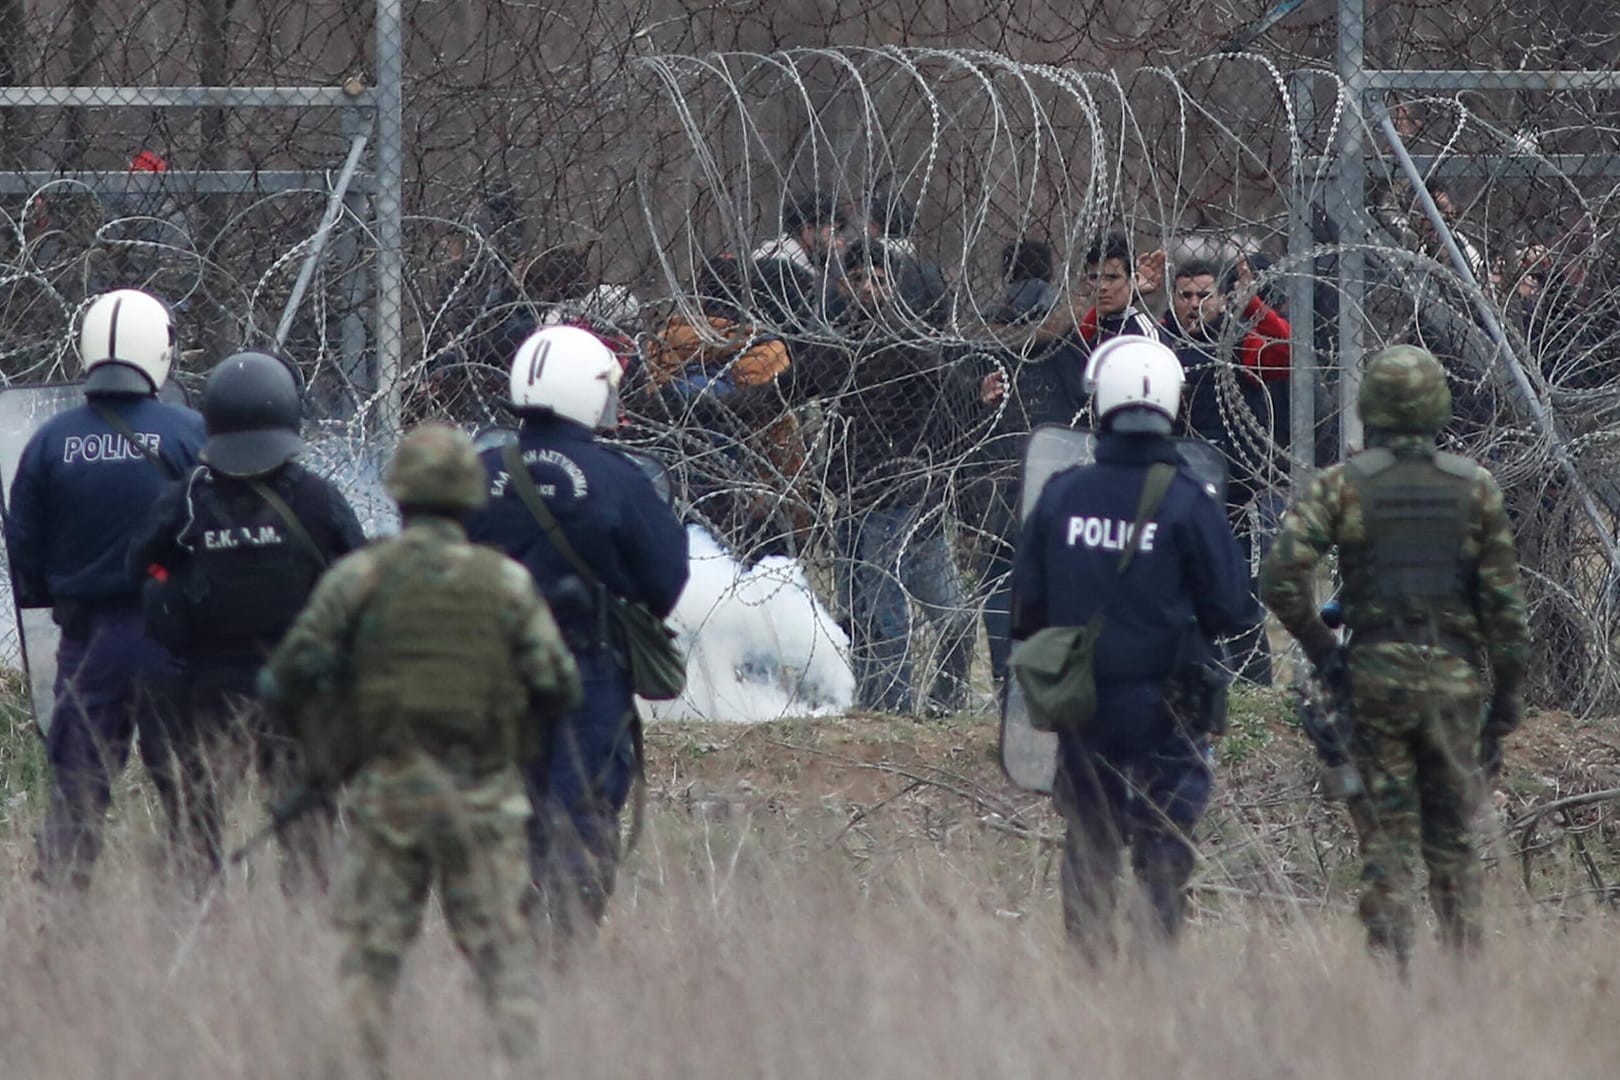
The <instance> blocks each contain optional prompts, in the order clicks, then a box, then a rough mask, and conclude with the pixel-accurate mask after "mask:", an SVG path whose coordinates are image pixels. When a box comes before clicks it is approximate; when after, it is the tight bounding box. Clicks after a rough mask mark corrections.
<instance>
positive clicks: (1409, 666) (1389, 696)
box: [1350, 645, 1483, 969]
mask: <svg viewBox="0 0 1620 1080" xmlns="http://www.w3.org/2000/svg"><path fill="white" fill-rule="evenodd" d="M1350 671H1351V695H1352V698H1353V702H1354V708H1355V730H1354V735H1353V737H1352V740H1351V756H1352V758H1353V759H1354V761H1355V765H1356V769H1357V770H1358V771H1359V772H1360V774H1361V778H1362V782H1363V784H1364V785H1365V787H1366V794H1365V795H1364V796H1362V797H1361V798H1359V799H1356V800H1353V801H1352V802H1351V804H1350V815H1351V818H1352V820H1353V821H1354V822H1355V826H1356V832H1357V834H1358V836H1359V837H1360V841H1361V885H1362V892H1361V921H1362V923H1363V925H1364V926H1365V927H1366V928H1367V942H1368V945H1369V946H1370V947H1371V948H1372V949H1373V951H1374V952H1375V953H1380V954H1384V955H1388V956H1390V957H1391V958H1393V959H1394V960H1395V961H1396V962H1397V963H1398V964H1399V965H1401V966H1402V968H1403V969H1404V967H1405V965H1406V963H1407V960H1408V958H1409V956H1410V955H1411V950H1412V941H1413V933H1414V930H1413V927H1414V921H1415V908H1416V903H1417V897H1416V895H1415V894H1416V887H1417V886H1416V875H1415V870H1416V863H1417V859H1418V857H1419V855H1420V854H1421V857H1422V860H1423V862H1424V864H1425V865H1426V866H1427V868H1428V872H1429V900H1430V903H1431V904H1432V905H1433V907H1434V914H1435V919H1436V921H1437V922H1438V923H1439V928H1440V939H1441V942H1442V944H1444V945H1446V946H1448V947H1450V948H1452V949H1456V950H1458V951H1466V950H1469V949H1472V948H1474V947H1475V946H1477V944H1478V942H1479V936H1480V927H1479V907H1480V867H1479V858H1478V855H1477V853H1476V851H1475V848H1474V838H1473V832H1472V822H1473V818H1474V814H1475V812H1476V810H1477V808H1478V806H1479V800H1480V795H1481V793H1482V791H1483V777H1482V774H1481V772H1480V767H1479V733H1480V702H1481V696H1482V688H1481V684H1480V679H1479V674H1478V672H1477V671H1476V670H1475V669H1474V668H1473V666H1472V665H1471V664H1469V663H1468V662H1467V661H1465V660H1463V659H1462V658H1460V657H1457V656H1454V655H1451V654H1448V653H1445V652H1443V651H1441V650H1430V649H1426V648H1418V647H1416V646H1411V645H1376V646H1371V647H1368V648H1366V649H1361V650H1357V651H1355V652H1353V653H1352V654H1351V662H1350Z"/></svg>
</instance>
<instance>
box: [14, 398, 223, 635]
mask: <svg viewBox="0 0 1620 1080" xmlns="http://www.w3.org/2000/svg"><path fill="white" fill-rule="evenodd" d="M94 401H95V404H97V405H99V406H101V407H102V408H105V409H108V410H110V411H112V412H113V413H115V414H117V415H118V416H119V417H121V418H122V419H123V421H124V422H125V423H126V424H128V425H129V427H130V429H131V431H132V432H133V433H134V434H135V435H136V436H137V438H138V439H139V440H140V441H141V442H143V443H145V445H147V446H148V447H150V448H152V450H154V451H155V452H156V453H157V455H158V457H160V458H162V459H163V461H164V462H165V463H166V464H167V465H168V466H169V471H167V472H166V471H164V470H162V469H159V468H158V467H157V466H156V465H154V464H153V463H152V462H151V461H150V460H148V459H147V457H146V456H145V455H144V454H143V453H142V452H141V449H140V447H138V446H131V445H130V443H129V441H128V440H127V439H125V438H124V437H123V436H122V435H119V434H118V433H117V432H115V431H114V430H113V429H112V426H111V425H110V424H108V423H107V422H106V421H105V420H103V419H102V418H101V417H100V416H98V415H97V414H96V412H95V410H94V409H92V408H91V407H90V406H89V405H80V406H78V407H77V408H73V409H69V410H68V411H66V412H64V413H61V414H59V415H57V416H54V417H52V418H51V419H49V420H47V421H46V422H45V423H44V425H42V426H41V427H40V429H39V430H38V431H36V432H35V433H34V436H33V438H31V439H29V440H28V444H27V445H26V446H25V447H23V452H22V457H21V458H20V459H19V461H18V464H17V475H16V478H15V479H14V480H13V481H12V485H11V493H10V502H9V505H8V510H7V514H6V545H7V548H8V550H9V552H10V555H11V574H12V586H13V588H14V589H15V590H16V592H17V599H18V603H19V605H20V606H22V607H48V606H50V605H52V604H55V603H58V602H60V601H63V600H70V599H71V600H86V601H95V602H106V603H119V602H123V601H126V600H127V601H128V602H130V603H134V602H136V600H137V598H138V597H139V595H140V586H141V582H140V579H139V578H138V577H136V576H135V575H134V574H132V573H131V572H130V568H129V566H128V565H127V560H126V556H127V554H128V551H129V545H130V540H131V538H132V537H133V536H134V535H135V533H136V531H137V530H138V529H139V528H140V526H141V525H142V524H143V523H144V522H145V521H146V518H147V515H148V514H149V513H150V512H151V510H152V504H153V503H155V502H156V501H157V499H158V496H159V495H161V494H162V493H163V492H164V490H165V489H167V488H168V487H169V486H170V485H172V484H173V483H175V481H176V480H177V479H178V478H179V477H182V476H185V475H186V474H187V473H189V472H191V470H192V468H193V466H195V465H196V464H197V455H198V453H199V451H201V449H202V445H203V442H204V441H205V440H206V438H207V436H206V434H205V432H204V429H203V419H202V417H201V416H200V415H199V414H197V413H196V412H193V411H192V410H190V409H186V408H182V407H180V406H178V405H170V404H169V403H167V402H163V401H159V400H157V399H156V398H152V397H137V396H133V395H123V394H117V395H115V394H101V395H97V396H96V398H95V399H94Z"/></svg>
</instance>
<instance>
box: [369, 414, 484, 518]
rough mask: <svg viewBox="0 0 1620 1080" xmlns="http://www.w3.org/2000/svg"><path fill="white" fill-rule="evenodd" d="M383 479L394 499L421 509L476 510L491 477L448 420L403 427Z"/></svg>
mask: <svg viewBox="0 0 1620 1080" xmlns="http://www.w3.org/2000/svg"><path fill="white" fill-rule="evenodd" d="M385 484H386V486H387V488H388V495H389V497H390V498H392V499H393V500H394V501H395V502H397V503H399V504H400V505H401V506H409V507H415V508H418V509H424V510H447V511H460V510H476V509H478V508H479V507H481V506H483V505H484V503H485V502H487V501H488V499H489V478H488V476H487V475H486V474H485V473H484V466H483V465H482V464H481V463H480V462H479V460H478V452H477V451H476V450H474V449H473V444H472V440H471V439H469V438H468V437H467V436H466V435H465V434H463V433H462V432H460V431H457V430H456V429H455V428H453V427H451V426H449V425H448V424H433V423H429V424H421V425H418V426H417V427H414V428H412V429H411V430H410V431H408V432H406V434H405V437H404V438H403V439H401V440H399V448H398V449H397V450H395V451H394V461H393V463H392V464H391V465H389V466H388V476H387V478H386V480H385Z"/></svg>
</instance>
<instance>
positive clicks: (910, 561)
mask: <svg viewBox="0 0 1620 1080" xmlns="http://www.w3.org/2000/svg"><path fill="white" fill-rule="evenodd" d="M892 270H893V268H892V265H891V264H890V262H889V260H888V254H887V251H886V249H885V248H884V246H883V245H882V244H881V243H880V242H878V241H876V240H869V241H864V242H859V243H856V244H853V245H851V246H850V247H849V249H848V250H847V251H846V252H845V262H844V278H843V280H842V284H841V287H842V288H843V289H844V290H845V293H846V297H847V301H848V307H847V309H846V311H845V316H844V318H843V319H842V320H841V321H840V323H839V324H838V330H839V332H840V334H841V335H842V337H843V340H842V341H839V342H837V343H835V344H823V345H821V347H819V348H806V349H805V350H804V354H803V355H802V356H799V357H798V358H796V360H795V363H794V366H793V371H792V378H793V379H794V383H795V390H794V393H795V395H796V399H795V400H800V399H819V400H822V401H824V402H825V403H826V410H827V420H826V423H827V424H828V426H829V428H830V430H831V432H832V434H831V435H829V437H828V445H829V446H830V447H831V448H832V452H833V460H832V461H831V462H830V463H829V464H828V466H827V470H826V472H827V484H828V487H829V488H830V489H831V493H832V494H833V495H834V496H835V497H836V498H837V499H838V500H839V502H840V506H839V510H838V512H839V520H838V522H837V525H836V529H835V533H834V544H835V547H836V554H835V568H836V573H837V578H838V590H839V597H840V600H841V604H840V606H841V607H842V608H843V610H844V611H845V612H846V613H847V615H848V618H849V627H850V666H851V668H852V669H853V670H854V674H855V698H856V703H857V704H858V705H859V706H860V707H861V708H863V709H875V710H879V711H882V712H896V713H910V712H913V711H914V710H918V709H920V710H922V711H925V712H928V713H933V714H940V715H944V714H949V713H953V712H956V711H959V710H960V709H962V708H963V707H964V706H965V705H966V704H967V691H968V682H967V676H968V667H969V664H970V663H971V662H972V656H973V624H974V616H973V612H972V611H971V610H970V609H969V607H968V605H967V601H966V590H965V589H964V587H963V584H962V579H961V574H960V572H959V571H958V570H957V567H956V561H955V556H954V553H953V552H952V551H951V548H950V544H949V543H948V541H947V539H946V532H945V522H944V515H945V510H946V501H947V500H946V496H947V490H946V484H947V482H948V477H947V467H948V466H949V465H950V464H952V463H954V462H956V461H958V460H959V459H960V458H961V457H962V456H965V453H966V449H967V446H968V445H969V443H970V441H971V434H972V433H971V431H970V426H971V424H972V422H973V420H974V419H976V416H975V415H974V414H976V413H977V410H976V409H975V408H974V388H973V386H972V385H970V383H969V382H968V381H967V380H966V379H963V378H961V377H960V373H959V371H958V370H957V368H956V367H954V366H953V365H950V364H947V363H946V362H945V360H944V359H943V358H942V357H941V356H940V354H939V352H938V351H937V350H936V349H935V348H933V347H932V346H931V345H930V344H929V342H928V341H926V340H919V339H917V338H915V337H913V336H911V335H910V334H909V333H908V331H907V329H906V328H907V326H908V323H909V320H908V317H907V315H906V313H905V312H903V311H901V310H899V309H898V305H897V298H896V294H895V278H894V276H893V273H892ZM913 600H916V601H917V604H918V607H919V608H920V610H921V612H922V614H923V616H924V618H925V619H926V620H927V622H928V623H929V624H931V625H932V627H933V628H934V630H935V631H936V636H937V638H938V651H939V653H940V655H941V659H940V661H939V665H938V672H937V674H936V676H935V678H934V680H933V683H932V686H931V687H928V688H926V689H925V690H924V692H923V693H921V694H919V693H917V692H916V691H917V688H916V687H914V685H913V684H914V681H915V667H916V660H917V656H918V652H919V651H920V647H921V644H922V642H921V640H920V638H919V636H918V635H917V634H916V633H915V630H916V627H914V625H913V620H912V607H911V604H912V601H913Z"/></svg>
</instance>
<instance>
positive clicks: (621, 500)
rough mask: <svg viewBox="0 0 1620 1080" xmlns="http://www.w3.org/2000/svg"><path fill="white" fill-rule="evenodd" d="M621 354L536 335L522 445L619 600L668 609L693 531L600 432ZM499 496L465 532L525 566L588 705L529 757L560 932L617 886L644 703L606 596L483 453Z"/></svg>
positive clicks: (523, 366) (558, 512)
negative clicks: (639, 707)
mask: <svg viewBox="0 0 1620 1080" xmlns="http://www.w3.org/2000/svg"><path fill="white" fill-rule="evenodd" d="M620 375H621V367H620V364H619V361H618V358H617V357H615V356H614V355H613V353H612V352H611V351H609V350H608V348H607V347H606V346H605V345H603V344H602V343H601V341H599V340H598V339H597V338H596V337H595V336H594V335H592V334H590V333H588V332H586V331H584V330H581V329H578V328H576V327H568V326H556V327H548V328H546V329H543V330H540V331H538V332H536V333H534V334H533V335H531V336H530V337H529V338H528V339H527V340H526V341H524V343H523V344H522V345H521V346H519V348H518V350H517V352H516V354H515V355H514V356H513V359H512V368H511V400H512V405H513V407H514V408H515V409H516V410H517V412H518V415H519V416H520V417H521V418H522V423H521V426H520V428H519V432H518V444H519V447H520V449H521V452H522V456H523V461H524V463H525V464H526V465H527V467H528V472H529V475H530V477H531V478H532V479H533V481H534V485H535V487H536V489H537V490H538V491H539V493H540V496H541V498H543V499H544V501H545V504H546V506H547V508H548V509H549V510H550V511H551V513H552V515H553V516H554V517H555V519H556V521H557V523H558V525H560V526H561V530H562V534H563V536H564V537H565V538H566V540H567V542H568V545H569V546H570V547H571V548H573V550H574V551H575V553H577V554H578V555H579V556H580V557H581V558H583V559H584V560H585V561H586V563H587V565H588V567H589V569H590V570H591V572H592V574H594V575H595V576H596V577H597V578H598V579H599V580H600V582H601V583H602V586H603V587H604V588H605V589H606V590H607V591H609V592H611V593H612V594H614V595H615V596H618V597H620V598H622V599H624V600H627V601H630V602H633V603H642V604H645V605H646V606H647V607H648V608H649V609H650V610H651V611H652V613H653V614H654V615H657V616H659V617H660V618H662V617H665V616H667V615H668V614H669V613H670V612H671V611H672V610H673V609H674V607H675V601H676V600H677V599H678V598H679V597H680V594H681V590H682V589H683V588H684V587H685V585H686V577H687V543H686V530H685V529H684V528H683V527H682V525H681V523H680V521H679V519H677V518H676V516H675V514H674V513H673V512H672V511H671V510H670V508H669V506H668V505H666V504H665V502H664V501H663V499H661V498H660V497H659V495H658V493H657V491H656V490H655V489H654V488H653V486H652V483H651V482H650V481H649V480H648V479H647V477H646V476H645V475H644V474H643V473H642V471H641V470H640V468H638V467H637V466H636V464H635V463H634V462H632V461H631V460H630V459H629V458H627V457H625V456H624V455H623V454H621V453H619V452H618V451H617V450H615V449H613V448H612V447H611V446H607V445H604V444H603V443H601V442H599V441H598V440H597V438H596V434H595V432H596V430H597V429H599V428H611V427H613V426H614V425H615V424H616V423H617V422H618V412H619V404H618V396H619V395H618V388H619V379H620ZM482 460H483V462H484V467H485V468H486V469H487V470H488V472H489V475H490V482H491V487H490V500H489V504H488V505H487V506H486V507H485V508H484V509H483V510H480V511H477V512H475V513H474V514H473V515H471V516H470V517H469V519H468V523H467V526H468V527H467V533H468V536H469V537H470V538H471V539H472V540H474V541H475V542H479V543H485V544H490V545H492V546H494V547H496V548H498V549H500V550H501V551H503V552H505V553H506V554H508V555H510V556H511V557H512V558H514V559H516V560H518V561H519V562H521V563H523V565H524V566H526V567H528V569H529V572H530V573H532V574H533V575H534V579H535V584H536V585H537V586H538V587H539V590H540V592H541V594H542V595H544V596H545V598H546V600H547V601H548V602H549V603H550V605H551V609H552V612H553V614H554V615H555V616H556V619H557V624H558V626H559V627H560V628H561V629H562V632H563V636H564V638H565V639H566V640H567V642H568V645H569V648H570V649H571V650H572V651H573V653H574V659H575V660H576V661H577V662H578V664H579V670H580V676H581V679H582V682H583V687H584V702H583V704H582V705H580V707H579V708H577V709H575V710H574V711H573V712H571V713H569V714H568V715H567V716H565V717H564V718H563V720H562V721H561V723H559V724H558V725H557V728H556V732H555V735H554V737H553V739H552V746H551V749H550V752H549V754H548V756H547V759H546V760H542V761H538V762H535V763H534V764H532V765H531V766H530V767H529V769H528V770H527V772H528V781H529V793H530V797H531V798H532V799H533V800H534V805H535V815H534V817H533V819H531V824H530V862H531V868H532V869H533V871H534V874H535V883H536V885H537V886H539V888H540V890H541V893H542V894H543V895H544V896H545V897H546V899H547V902H548V908H549V914H550V915H551V917H552V918H553V919H554V920H556V921H557V922H558V925H559V927H560V928H561V929H563V930H564V931H566V930H568V929H570V928H571V925H572V924H571V922H570V921H569V920H570V910H571V908H572V907H573V905H575V904H578V905H579V907H580V909H581V910H583V912H584V913H585V914H586V915H587V916H589V917H590V918H591V919H592V920H594V921H600V920H601V918H602V915H603V913H604V912H605V910H606V906H607V900H608V897H609V895H610V894H611V893H612V890H613V882H614V871H615V869H616V866H617V861H618V855H619V850H618V849H619V814H620V812H621V811H622V810H623V808H624V805H625V802H626V801H627V800H628V798H629V795H630V788H631V784H632V781H633V780H634V777H635V775H636V772H637V769H638V767H639V763H638V762H636V761H635V754H634V745H633V744H634V740H633V738H632V725H633V723H634V717H635V712H634V710H635V703H634V700H633V695H632V691H631V681H630V672H629V669H628V667H627V660H626V655H625V652H624V646H623V642H622V641H620V640H618V639H617V635H616V633H615V632H614V628H613V625H612V623H611V622H610V620H608V619H607V617H606V612H605V611H604V609H603V606H602V603H601V601H600V600H599V598H598V596H597V595H596V592H595V590H593V589H592V588H591V587H590V586H589V585H588V584H587V583H585V582H584V581H582V580H581V577H580V575H579V574H578V573H576V571H575V569H574V567H573V566H572V565H571V564H570V562H569V559H568V558H567V557H566V556H565V555H564V554H563V553H562V552H560V551H559V550H558V548H557V546H556V545H554V544H553V543H552V542H551V540H550V539H548V538H547V536H546V532H545V529H544V528H543V527H542V525H541V524H540V523H539V522H538V521H537V519H536V518H535V516H534V514H533V513H531V512H530V510H529V509H528V508H527V507H526V506H525V505H524V502H523V499H522V498H521V497H520V495H519V494H518V492H517V491H516V490H515V489H514V485H513V483H512V480H511V478H510V477H509V476H508V475H507V474H506V471H505V466H504V464H503V463H502V451H501V450H500V449H491V450H486V451H485V452H484V453H483V455H482Z"/></svg>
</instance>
